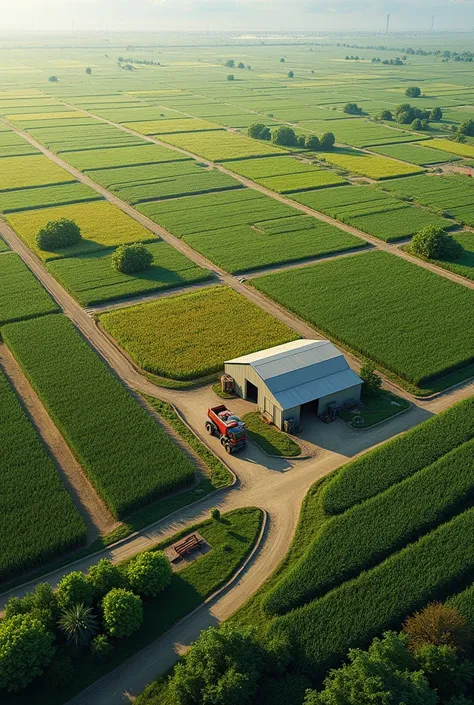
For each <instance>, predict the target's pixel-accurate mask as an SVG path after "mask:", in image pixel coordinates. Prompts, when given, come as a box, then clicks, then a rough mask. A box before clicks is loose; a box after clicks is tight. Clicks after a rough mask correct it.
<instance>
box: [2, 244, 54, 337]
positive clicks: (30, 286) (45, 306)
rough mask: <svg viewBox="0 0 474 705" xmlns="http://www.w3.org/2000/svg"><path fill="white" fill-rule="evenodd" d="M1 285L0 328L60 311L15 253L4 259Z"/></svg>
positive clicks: (4, 256)
mask: <svg viewBox="0 0 474 705" xmlns="http://www.w3.org/2000/svg"><path fill="white" fill-rule="evenodd" d="M2 242H3V241H2ZM0 281H1V282H2V286H1V287H0V325H1V324H3V323H7V322H8V321H21V320H22V319H24V318H34V317H35V316H44V315H45V314H47V313H54V312H55V311H59V307H58V306H57V304H56V303H55V302H54V301H53V299H52V298H51V296H50V295H49V294H48V292H47V291H46V289H43V287H42V286H41V284H40V283H39V281H38V280H37V279H36V278H35V277H34V275H33V274H32V273H31V272H30V270H29V269H28V267H27V266H26V264H24V262H23V260H21V259H20V257H19V256H18V255H17V254H14V253H13V252H12V253H8V254H3V255H2V256H1V257H0Z"/></svg>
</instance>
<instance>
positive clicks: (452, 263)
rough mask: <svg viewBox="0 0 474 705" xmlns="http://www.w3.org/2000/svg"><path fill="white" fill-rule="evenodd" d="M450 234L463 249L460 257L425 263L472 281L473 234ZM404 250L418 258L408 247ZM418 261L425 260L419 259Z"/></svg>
mask: <svg viewBox="0 0 474 705" xmlns="http://www.w3.org/2000/svg"><path fill="white" fill-rule="evenodd" d="M450 234H451V236H452V237H453V238H454V240H456V241H457V242H459V243H460V244H461V245H462V247H463V253H462V255H461V257H459V259H456V260H447V259H430V260H427V261H428V262H433V264H436V265H437V266H438V267H442V268H443V269H447V270H448V271H450V272H454V273H455V274H460V275H461V276H462V277H466V279H474V233H472V232H471V231H470V230H461V231H460V232H457V231H456V232H453V233H450ZM404 249H405V250H406V251H407V252H410V253H411V254H415V256H418V255H416V253H413V252H411V249H410V246H409V245H406V246H405V247H404ZM420 259H425V258H424V257H421V258H420Z"/></svg>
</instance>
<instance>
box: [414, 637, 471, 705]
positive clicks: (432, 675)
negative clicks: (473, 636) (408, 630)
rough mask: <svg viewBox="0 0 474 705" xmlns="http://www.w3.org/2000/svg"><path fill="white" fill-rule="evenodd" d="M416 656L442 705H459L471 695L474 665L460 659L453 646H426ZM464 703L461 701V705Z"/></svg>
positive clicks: (419, 665) (419, 666)
mask: <svg viewBox="0 0 474 705" xmlns="http://www.w3.org/2000/svg"><path fill="white" fill-rule="evenodd" d="M414 655H415V660H416V663H417V666H418V668H420V669H421V670H422V671H423V673H424V674H425V676H426V678H427V679H428V683H429V684H430V687H431V688H432V689H433V690H434V691H435V692H436V693H437V694H438V697H439V702H440V703H443V704H444V703H446V705H457V704H459V699H458V698H463V696H464V694H467V695H468V694H469V692H470V690H471V687H472V677H473V675H474V664H473V663H471V661H468V660H467V659H463V658H460V657H459V656H458V654H457V653H456V650H455V649H454V648H453V647H452V646H446V645H444V646H433V645H431V644H425V645H424V646H421V647H420V648H419V649H417V651H416V652H415V654H414ZM451 698H452V699H451ZM462 702H463V701H462V700H461V704H462ZM468 702H469V701H468Z"/></svg>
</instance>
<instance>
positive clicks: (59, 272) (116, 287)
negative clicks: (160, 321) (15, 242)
mask: <svg viewBox="0 0 474 705" xmlns="http://www.w3.org/2000/svg"><path fill="white" fill-rule="evenodd" d="M147 249H148V250H149V251H150V252H151V253H152V254H153V258H154V259H153V264H152V266H151V267H150V268H149V269H147V270H145V271H143V272H139V273H137V274H122V273H121V272H117V271H116V270H115V269H113V267H112V251H111V250H102V251H101V252H95V253H92V254H88V255H81V256H79V257H65V258H64V259H56V260H54V261H51V262H48V263H47V265H46V266H47V269H48V271H49V272H51V274H52V275H53V276H54V277H55V278H56V279H57V280H58V281H59V282H60V283H61V284H62V285H63V286H64V288H65V289H67V290H68V291H69V292H70V293H71V294H72V295H73V296H74V297H75V298H76V299H77V300H78V301H79V303H80V304H82V305H83V306H93V305H94V304H101V303H104V302H106V301H114V300H116V299H124V298H128V297H131V296H139V295H140V294H150V293H152V292H154V291H164V290H165V289H173V288H175V287H181V286H187V285H188V284H196V283H198V282H202V281H205V280H206V279H209V278H210V277H211V274H210V272H209V271H208V270H207V269H202V268H201V267H198V266H197V265H196V264H194V262H191V260H189V259H188V258H187V257H185V256H184V255H182V254H181V253H180V252H178V251H177V250H175V249H174V248H173V247H171V246H170V245H168V244H167V243H166V242H162V241H161V240H158V241H157V242H151V243H149V244H148V245H147Z"/></svg>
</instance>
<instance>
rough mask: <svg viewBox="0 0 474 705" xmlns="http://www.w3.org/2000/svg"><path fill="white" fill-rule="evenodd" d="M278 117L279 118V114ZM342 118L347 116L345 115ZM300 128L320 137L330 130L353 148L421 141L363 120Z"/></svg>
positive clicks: (317, 123)
mask: <svg viewBox="0 0 474 705" xmlns="http://www.w3.org/2000/svg"><path fill="white" fill-rule="evenodd" d="M341 107H342V106H341ZM297 112H298V111H297ZM276 115H277V117H278V116H279V113H277V114H276ZM329 115H331V113H329ZM332 115H334V113H332ZM341 117H347V116H346V115H344V114H343V115H342V116H341ZM299 127H301V128H302V129H305V130H307V129H310V130H311V131H313V132H316V133H317V134H318V135H319V136H320V135H321V134H322V133H323V132H327V131H328V130H330V131H331V132H333V133H334V135H335V137H336V142H338V143H342V144H350V145H352V146H353V147H370V146H372V145H381V144H393V143H398V142H409V141H410V140H419V139H420V136H419V135H414V134H413V133H412V132H402V130H397V129H393V128H392V127H387V126H385V125H383V124H381V125H380V124H377V123H374V122H366V121H365V120H364V119H363V118H348V119H343V120H340V119H339V120H331V121H330V122H329V121H328V120H322V121H319V120H312V121H309V122H300V123H299Z"/></svg>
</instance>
